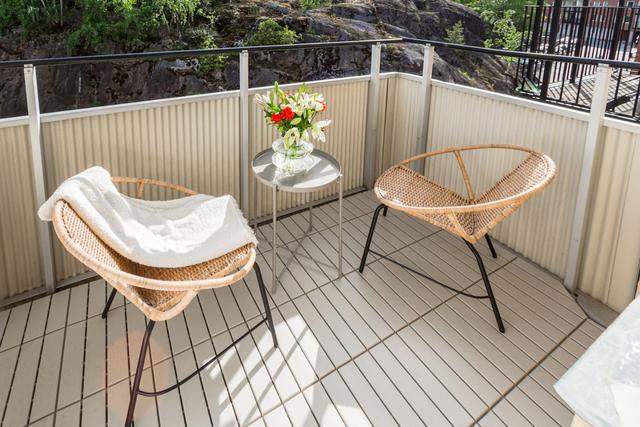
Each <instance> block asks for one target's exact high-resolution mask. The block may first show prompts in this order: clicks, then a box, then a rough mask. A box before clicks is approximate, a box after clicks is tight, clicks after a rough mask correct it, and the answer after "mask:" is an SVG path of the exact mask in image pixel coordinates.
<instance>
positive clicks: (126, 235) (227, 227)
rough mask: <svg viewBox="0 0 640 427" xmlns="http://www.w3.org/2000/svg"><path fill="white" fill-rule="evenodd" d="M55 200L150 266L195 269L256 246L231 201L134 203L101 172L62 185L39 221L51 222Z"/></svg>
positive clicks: (112, 244)
mask: <svg viewBox="0 0 640 427" xmlns="http://www.w3.org/2000/svg"><path fill="white" fill-rule="evenodd" d="M59 200H65V201H66V202H67V203H69V204H70V205H71V206H72V207H73V209H74V210H75V211H76V212H77V213H78V215H79V216H80V218H82V219H83V220H84V222H86V223H87V225H89V227H90V228H91V230H92V231H93V232H94V233H95V234H96V235H97V236H99V237H100V238H101V239H102V240H103V241H104V242H105V243H106V244H107V245H109V246H110V247H111V248H113V249H114V250H115V251H117V252H118V253H120V254H121V255H123V256H125V257H126V258H128V259H130V260H132V261H135V262H137V263H140V264H144V265H148V266H152V267H167V268H171V267H185V266H188V265H194V264H198V263H201V262H204V261H208V260H211V259H213V258H217V257H219V256H222V255H224V254H227V253H229V252H231V251H233V250H234V249H237V248H240V247H242V246H244V245H246V244H248V243H255V244H257V243H258V242H257V240H256V238H255V235H254V234H253V231H252V230H251V227H249V225H248V224H247V221H246V219H245V218H244V216H243V215H242V212H241V211H240V209H238V205H237V204H236V201H235V199H234V198H233V197H232V196H229V195H227V196H222V197H213V196H207V195H203V194H199V195H195V196H189V197H184V198H181V199H174V200H169V201H146V200H139V199H134V198H131V197H127V196H125V195H123V194H121V193H120V192H119V191H118V189H117V188H116V187H115V185H114V184H113V183H112V182H111V176H110V175H109V172H107V171H106V170H105V169H103V168H101V167H92V168H90V169H87V170H85V171H84V172H81V173H79V174H78V175H75V176H73V177H71V178H69V179H67V180H66V181H65V182H63V183H62V184H61V185H60V187H58V189H57V190H56V191H55V193H53V195H52V196H51V197H50V198H49V200H47V201H46V202H45V203H44V204H43V205H42V206H41V207H40V210H39V211H38V216H39V217H40V218H41V219H42V220H44V221H50V220H51V214H52V211H53V207H54V205H55V204H56V202H57V201H59Z"/></svg>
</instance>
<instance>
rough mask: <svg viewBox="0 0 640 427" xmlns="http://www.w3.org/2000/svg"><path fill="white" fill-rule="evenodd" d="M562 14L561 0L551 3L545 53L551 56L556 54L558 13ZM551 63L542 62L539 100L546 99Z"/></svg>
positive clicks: (558, 25)
mask: <svg viewBox="0 0 640 427" xmlns="http://www.w3.org/2000/svg"><path fill="white" fill-rule="evenodd" d="M561 12H562V0H554V1H553V11H552V15H551V24H550V25H551V29H550V30H549V42H548V43H547V53H548V54H550V55H553V54H555V53H556V41H557V38H558V30H559V29H560V13H561ZM552 67H553V61H544V70H543V73H542V85H541V88H540V98H541V99H542V100H546V99H547V93H548V91H549V83H550V81H551V68H552Z"/></svg>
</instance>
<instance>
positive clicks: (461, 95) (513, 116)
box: [413, 82, 587, 276]
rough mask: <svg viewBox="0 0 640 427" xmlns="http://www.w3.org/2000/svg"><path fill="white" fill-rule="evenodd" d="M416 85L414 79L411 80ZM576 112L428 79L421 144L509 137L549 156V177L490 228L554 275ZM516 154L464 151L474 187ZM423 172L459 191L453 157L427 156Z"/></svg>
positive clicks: (575, 160)
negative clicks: (553, 167) (552, 169)
mask: <svg viewBox="0 0 640 427" xmlns="http://www.w3.org/2000/svg"><path fill="white" fill-rule="evenodd" d="M413 84H414V86H415V88H414V89H413V90H414V91H417V85H418V84H419V83H417V82H414V83H413ZM576 114H579V113H576V112H572V111H569V110H565V109H561V108H557V107H550V106H548V105H543V104H539V103H535V102H532V101H524V102H523V101H522V100H518V99H517V98H514V97H507V96H504V95H498V94H493V93H492V94H490V96H489V93H488V92H485V91H481V90H477V89H471V88H466V87H463V86H459V85H454V84H449V83H442V82H435V83H434V87H433V92H432V100H431V115H430V123H429V136H428V148H429V150H437V149H441V148H445V147H450V146H457V145H476V144H515V145H522V146H525V147H529V148H532V149H535V150H538V151H541V152H544V153H546V154H548V155H549V156H551V158H552V159H553V160H554V161H555V162H556V163H557V165H558V175H557V178H556V181H555V182H554V183H553V184H552V185H551V186H550V187H549V188H548V189H547V190H546V191H544V192H542V193H541V194H539V195H537V196H535V197H534V198H532V199H531V200H530V201H529V202H527V203H526V204H525V205H524V206H523V207H522V208H520V210H519V211H518V212H516V213H515V214H513V215H512V216H511V217H509V218H508V219H506V220H505V221H504V222H503V223H501V224H500V225H499V226H498V227H497V228H496V229H495V231H494V232H493V233H492V235H493V236H495V238H496V239H498V240H500V241H501V242H503V243H504V244H506V245H508V246H510V247H511V248H513V249H515V250H516V251H517V252H519V253H521V254H523V255H524V256H526V257H528V258H530V259H531V260H532V261H534V262H536V263H538V264H540V265H542V266H543V267H545V268H547V269H548V270H550V271H551V272H553V273H555V274H557V275H559V276H562V275H564V273H565V266H566V259H567V251H568V244H569V235H570V231H571V224H572V222H573V216H574V209H575V201H576V199H575V195H576V192H577V188H578V180H579V176H580V169H581V163H582V155H583V146H584V141H585V135H586V128H587V123H586V121H584V119H582V118H581V117H580V116H576ZM520 158H521V154H518V153H514V152H512V151H506V150H503V151H499V152H496V151H493V150H483V151H481V152H479V153H478V155H474V156H469V155H465V158H464V159H465V162H466V163H467V167H468V168H469V174H470V176H471V180H472V182H473V183H474V187H475V189H476V193H479V192H481V191H482V190H483V189H486V188H487V187H488V186H489V185H491V184H492V183H493V182H495V181H496V180H497V179H498V178H500V177H501V176H502V175H503V174H504V173H505V172H507V171H508V170H509V169H510V168H511V167H513V166H514V165H515V164H516V163H517V161H518V160H520ZM426 174H427V175H429V176H431V177H433V178H435V179H437V180H438V181H439V182H441V183H443V184H445V185H447V186H450V187H451V188H454V189H456V190H457V191H459V192H460V193H461V194H466V193H465V190H464V188H465V187H464V183H463V178H462V175H461V174H460V172H459V170H458V166H457V165H456V164H455V161H454V160H453V156H451V158H448V159H443V161H437V162H436V161H434V162H427V164H426Z"/></svg>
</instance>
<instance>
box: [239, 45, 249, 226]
mask: <svg viewBox="0 0 640 427" xmlns="http://www.w3.org/2000/svg"><path fill="white" fill-rule="evenodd" d="M240 209H242V211H243V212H244V214H245V216H246V217H247V218H248V217H249V211H250V210H249V52H248V51H246V50H243V51H242V52H241V53H240Z"/></svg>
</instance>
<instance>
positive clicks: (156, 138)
mask: <svg viewBox="0 0 640 427" xmlns="http://www.w3.org/2000/svg"><path fill="white" fill-rule="evenodd" d="M146 105H149V104H140V105H139V106H132V108H131V109H130V110H128V111H122V112H116V113H112V114H95V115H93V114H92V115H87V116H84V115H81V116H80V117H78V118H72V119H66V120H56V121H50V122H46V123H44V124H43V144H44V150H45V157H46V163H47V182H48V186H49V188H48V191H49V192H50V193H51V192H52V191H53V190H54V189H55V188H56V187H57V186H58V185H59V184H60V183H61V182H62V181H63V180H64V179H65V178H67V177H69V176H71V175H74V174H76V173H78V172H80V171H82V170H84V169H86V168H88V167H91V166H94V165H101V166H103V167H105V168H106V169H108V170H109V171H110V172H111V173H112V175H116V176H117V175H120V176H134V177H148V178H155V179H160V180H162V181H167V182H171V183H176V184H180V185H184V186H186V187H189V188H192V189H194V190H196V191H198V192H203V193H207V194H232V195H234V196H235V197H236V198H238V197H239V193H240V180H239V158H240V157H239V119H238V108H239V102H238V97H237V95H232V96H230V97H226V98H217V99H209V100H203V101H195V102H184V103H175V104H172V105H164V106H159V107H153V108H149V107H147V106H146ZM151 105H152V104H151ZM131 190H132V189H125V191H128V192H131ZM150 190H151V191H149V193H148V194H146V195H145V197H146V198H149V199H164V198H171V197H175V196H176V194H173V192H170V191H169V192H166V191H158V190H157V189H151V188H150ZM54 241H55V243H54V246H55V247H54V251H55V258H56V273H57V278H58V280H61V279H65V278H68V277H71V276H74V275H76V274H78V273H81V272H83V271H85V268H84V267H83V266H82V265H80V264H79V263H77V262H76V261H75V260H74V259H72V258H71V257H70V256H69V255H68V254H67V253H66V251H64V250H63V249H62V247H61V246H60V244H59V243H58V241H57V239H54Z"/></svg>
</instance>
